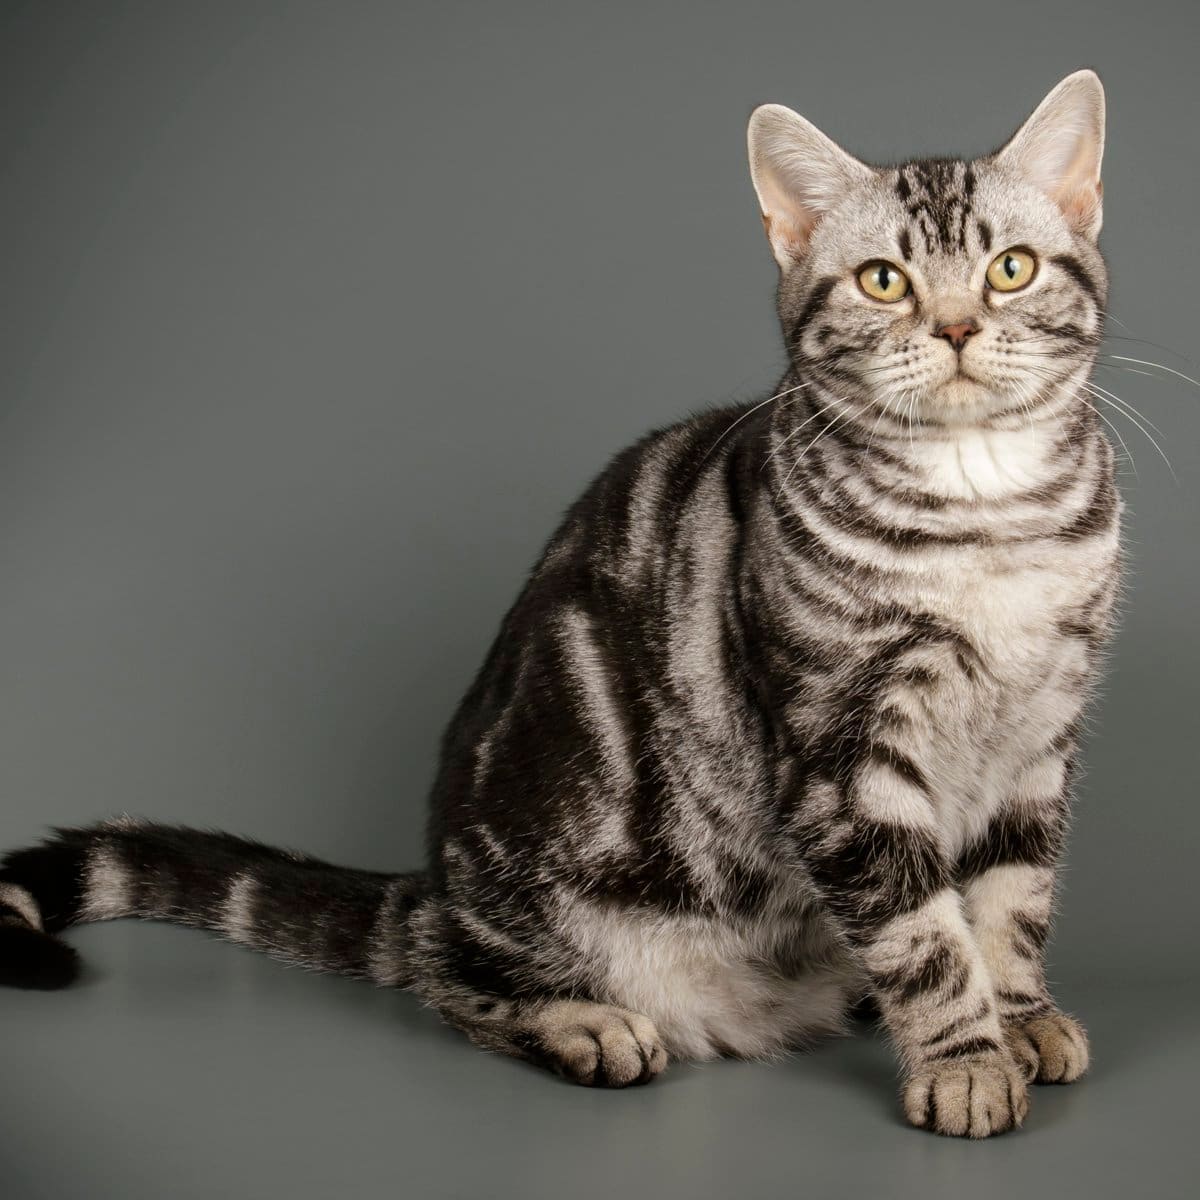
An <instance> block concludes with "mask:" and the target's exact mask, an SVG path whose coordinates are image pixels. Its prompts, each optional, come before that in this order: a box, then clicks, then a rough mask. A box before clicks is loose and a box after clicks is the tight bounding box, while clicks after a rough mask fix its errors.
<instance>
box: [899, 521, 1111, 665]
mask: <svg viewBox="0 0 1200 1200" xmlns="http://www.w3.org/2000/svg"><path fill="white" fill-rule="evenodd" d="M1115 550H1116V547H1115V539H1114V540H1113V541H1112V542H1108V541H1106V542H1105V543H1104V544H1102V545H1101V544H1089V543H1087V542H1082V541H1077V542H1072V541H1063V542H1057V541H1051V542H1046V543H1043V544H1037V545H1034V546H1029V545H1018V546H1004V545H1000V546H977V547H971V548H969V549H965V550H961V551H959V552H957V553H955V554H953V555H947V556H945V557H944V558H943V559H942V560H941V561H938V562H934V563H931V564H926V565H925V567H924V569H923V570H920V571H917V572H915V573H914V574H913V575H912V576H911V577H909V578H907V579H904V580H902V581H900V582H899V583H898V584H897V592H898V593H899V594H900V595H902V596H903V598H904V600H905V601H906V603H907V604H908V605H910V606H911V608H912V610H913V611H919V612H924V613H929V614H931V615H933V616H936V617H938V618H939V619H941V620H942V621H943V622H945V623H946V624H947V625H948V626H950V627H952V628H954V629H955V630H957V631H958V632H959V633H961V634H962V635H963V636H964V637H965V638H967V639H968V640H969V641H970V642H971V644H972V645H973V646H974V648H975V649H976V650H977V652H978V653H979V655H980V658H981V659H982V660H983V662H984V663H985V664H986V665H990V667H991V673H992V675H993V677H994V678H996V679H1003V678H1005V677H1006V676H1008V675H1009V674H1011V673H1013V672H1016V673H1018V674H1020V673H1022V672H1023V671H1024V670H1026V669H1027V666H1028V664H1029V663H1030V662H1031V661H1032V662H1044V661H1045V659H1046V656H1047V655H1053V654H1054V652H1055V647H1056V646H1058V645H1059V644H1060V643H1061V642H1062V641H1063V638H1064V633H1063V631H1064V628H1066V627H1067V626H1068V625H1070V624H1071V623H1072V619H1073V618H1074V617H1076V616H1078V615H1079V614H1080V613H1081V612H1085V613H1086V612H1087V611H1088V610H1089V608H1090V607H1091V606H1093V605H1094V604H1095V603H1096V599H1095V597H1096V596H1097V594H1098V592H1099V591H1100V590H1102V584H1103V581H1104V579H1105V578H1106V577H1107V575H1108V574H1109V573H1110V572H1111V571H1112V570H1113V563H1114V557H1115Z"/></svg>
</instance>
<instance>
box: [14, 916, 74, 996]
mask: <svg viewBox="0 0 1200 1200" xmlns="http://www.w3.org/2000/svg"><path fill="white" fill-rule="evenodd" d="M78 977H79V955H78V954H77V953H76V951H75V949H74V948H73V947H71V946H68V945H67V943H66V942H64V941H60V940H59V939H58V938H56V937H54V936H53V935H52V934H49V933H43V932H42V931H41V930H40V929H33V928H32V927H30V926H28V925H3V926H0V986H4V987H18V988H35V989H38V990H41V991H52V990H54V989H55V988H64V987H66V986H67V985H68V984H70V983H73V982H74V981H75V980H76V979H77V978H78Z"/></svg>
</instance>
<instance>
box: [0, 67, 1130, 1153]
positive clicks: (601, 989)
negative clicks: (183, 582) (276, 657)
mask: <svg viewBox="0 0 1200 1200" xmlns="http://www.w3.org/2000/svg"><path fill="white" fill-rule="evenodd" d="M1103 141H1104V95H1103V91H1102V89H1101V86H1100V82H1099V80H1098V79H1097V78H1096V76H1095V75H1094V74H1092V73H1091V72H1090V71H1080V72H1078V73H1076V74H1074V75H1071V76H1070V77H1068V78H1067V79H1065V80H1064V81H1063V82H1062V83H1061V84H1059V86H1058V87H1056V88H1055V89H1054V90H1053V91H1052V92H1051V93H1050V95H1049V96H1048V97H1047V98H1046V99H1045V100H1044V101H1043V103H1042V104H1041V106H1040V107H1039V108H1038V109H1037V110H1036V112H1034V114H1033V115H1032V116H1031V117H1030V118H1029V120H1028V121H1026V123H1025V124H1024V125H1023V126H1022V127H1021V128H1020V130H1019V131H1018V132H1017V133H1016V135H1015V136H1014V137H1013V138H1012V139H1011V140H1010V141H1009V142H1008V143H1007V144H1006V145H1005V146H1004V147H1003V148H1002V149H1001V150H999V151H998V152H996V153H995V154H992V155H989V156H987V157H985V158H981V159H978V160H976V161H972V162H964V161H959V160H953V159H937V160H930V161H918V162H908V163H905V164H903V165H901V166H899V167H886V168H874V167H870V166H867V165H865V164H863V163H862V162H859V161H858V160H857V159H855V158H853V157H851V156H850V155H849V154H847V153H846V152H844V151H843V150H841V149H840V148H839V147H838V146H836V145H835V144H834V143H833V142H831V141H830V140H829V139H828V138H826V137H825V136H824V135H823V134H821V133H820V132H818V130H816V129H815V128H814V127H813V126H812V125H810V124H809V123H808V122H807V121H805V120H804V119H803V118H802V117H799V116H797V115H796V114H795V113H793V112H791V111H789V110H788V109H786V108H780V107H777V106H775V105H766V106H764V107H761V108H759V109H757V110H756V111H755V112H754V114H753V115H752V117H751V119H750V130H749V143H750V163H751V172H752V176H753V181H754V185H755V189H756V191H757V193H758V198H759V201H760V204H761V208H762V214H763V222H764V224H765V226H766V230H767V236H768V238H769V240H770V244H771V248H772V250H773V252H774V255H775V258H776V260H777V261H778V264H779V269H780V280H779V313H780V317H781V320H782V324H783V330H784V335H785V339H786V344H787V349H788V355H789V362H790V365H789V368H788V371H787V374H786V375H785V377H784V379H783V380H782V382H781V383H780V386H779V388H778V389H777V394H775V395H773V396H771V397H770V398H768V399H765V400H763V401H762V402H761V403H757V404H753V405H745V406H742V407H738V408H731V409H726V410H722V411H717V412H711V413H707V414H705V415H702V416H699V417H695V418H692V419H690V420H687V421H685V422H682V423H680V424H678V425H675V426H672V427H671V428H669V429H664V430H660V431H658V432H656V433H653V434H650V435H649V436H648V437H646V438H644V439H643V440H642V441H641V442H639V443H638V444H637V445H635V446H633V447H632V448H630V449H629V450H627V451H625V452H624V453H622V454H620V455H619V456H618V457H617V458H616V459H615V460H614V461H613V462H612V463H611V464H610V465H609V466H608V468H607V469H606V470H605V471H604V472H603V474H601V475H600V477H599V478H598V479H597V480H596V481H595V482H594V483H593V484H592V485H591V487H590V488H589V489H588V490H587V492H586V493H585V494H584V495H583V496H582V497H581V498H580V499H579V500H578V501H577V502H576V504H575V505H574V506H573V507H572V508H571V510H570V512H569V513H568V514H567V516H566V519H565V520H564V522H563V523H562V525H561V527H560V528H559V529H558V531H557V532H556V533H555V534H554V536H553V537H552V539H551V540H550V543H549V545H548V546H547V548H546V551H545V553H544V555H543V557H542V559H541V561H540V562H539V563H538V565H537V566H536V568H535V569H534V571H533V573H532V575H531V576H530V579H529V581H528V583H527V585H526V586H525V588H524V590H523V591H522V593H521V595H520V596H519V598H518V599H517V601H516V603H515V605H514V606H513V608H512V609H511V611H510V612H509V613H508V615H507V616H506V617H505V619H504V621H503V624H502V627H501V630H500V633H499V636H498V638H497V640H496V642H495V644H494V646H493V648H492V650H491V652H490V654H489V656H488V658H487V660H486V662H485V663H484V665H483V667H482V669H481V671H480V673H479V675H478V677H477V678H476V680H475V682H474V684H473V685H472V687H471V689H470V691H469V692H468V694H467V696H466V697H465V699H464V700H463V702H462V704H461V706H460V708H459V710H458V712H457V714H456V716H455V717H454V720H453V722H452V724H451V726H450V728H449V730H448V732H447V734H446V737H445V742H444V745H443V750H442V762H441V770H440V774H439V777H438V781H437V784H436V787H435V791H434V796H433V800H432V817H431V822H430V833H429V863H428V867H427V869H426V870H425V871H422V872H412V873H408V874H400V875H386V874H376V873H371V872H361V871H353V870H348V869H343V868H337V867H332V866H329V865H328V864H325V863H321V862H318V861H317V860H315V859H310V858H308V857H306V856H304V855H299V854H293V853H288V852H284V851H278V850H274V849H271V848H269V847H267V846H263V845H259V844H258V843H254V842H249V841H246V840H244V839H241V838H236V837H233V836H229V835H224V834H214V833H200V832H197V831H193V830H187V829H177V828H170V827H165V826H160V825H154V824H150V823H144V822H140V821H135V820H132V819H129V818H123V819H119V820H116V821H111V822H106V823H102V824H99V825H96V826H94V827H91V828H87V829H64V830H59V831H58V832H57V833H56V834H55V836H54V837H53V838H51V839H50V840H48V841H46V842H44V843H43V844H41V845H38V846H33V847H30V848H28V849H25V850H20V851H17V852H15V853H12V854H9V855H8V856H7V857H6V858H5V860H4V863H3V867H2V869H0V976H2V977H3V979H4V980H5V981H7V982H10V983H17V984H23V985H26V986H44V987H51V986H59V985H61V984H64V983H66V982H68V981H69V980H70V979H71V978H72V977H73V976H74V974H75V971H76V969H77V964H76V958H75V954H74V951H73V950H71V948H70V947H69V946H68V945H67V944H66V943H64V942H63V941H61V940H60V939H59V938H58V937H56V936H55V934H56V932H57V931H58V930H60V929H62V928H64V927H65V926H67V925H69V924H72V923H74V922H81V921H94V920H104V919H108V918H114V917H130V916H133V917H146V918H158V919H164V920H173V921H179V922H183V923H185V924H191V925H198V926H202V927H204V928H207V929H211V930H215V931H216V932H218V933H220V934H223V935H224V936H225V937H227V938H229V939H231V940H232V941H234V942H237V943H239V944H241V945H244V946H249V947H252V948H254V949H257V950H262V951H265V952H267V953H270V954H274V955H277V956H279V957H282V958H284V959H287V960H289V961H292V962H296V963H300V964H303V965H306V966H310V967H313V968H318V969H323V970H332V971H339V972H343V973H346V974H351V975H356V976H360V977H363V978H366V979H370V980H373V981H374V982H376V983H378V984H381V985H384V986H387V987H400V988H407V989H411V990H412V991H414V992H416V993H417V994H418V995H419V996H420V997H421V998H422V999H424V1000H425V1001H426V1002H427V1003H428V1004H430V1005H432V1006H433V1007H434V1008H436V1009H437V1010H438V1011H439V1012H440V1013H441V1014H442V1016H443V1017H444V1018H445V1019H446V1020H447V1021H448V1022H450V1023H451V1024H452V1025H455V1026H457V1027H458V1028H460V1029H462V1030H464V1031H465V1032H466V1033H467V1034H468V1036H470V1037H471V1038H472V1039H473V1040H474V1041H476V1042H477V1043H479V1044H480V1045H483V1046H486V1047H490V1048H492V1049H495V1050H499V1051H502V1052H504V1053H506V1054H511V1055H515V1056H517V1057H520V1058H524V1059H528V1060H532V1061H534V1062H537V1063H540V1064H543V1065H545V1066H547V1067H550V1068H552V1069H554V1070H555V1071H558V1072H559V1073H561V1074H563V1075H565V1076H567V1077H568V1078H570V1079H573V1080H576V1081H578V1082H580V1083H584V1084H595V1085H604V1086H611V1087H621V1086H624V1085H626V1084H633V1083H643V1082H646V1081H648V1080H650V1079H652V1078H653V1077H654V1076H655V1075H657V1074H658V1073H659V1072H660V1071H662V1069H663V1068H664V1067H665V1066H666V1064H667V1060H668V1057H669V1056H676V1057H679V1058H683V1059H708V1058H713V1057H716V1056H718V1055H737V1056H745V1057H759V1056H767V1055H772V1054H775V1053H778V1052H782V1051H785V1050H787V1049H788V1048H790V1047H795V1046H798V1045H803V1044H807V1043H809V1042H811V1041H812V1040H813V1039H815V1038H817V1037H819V1036H820V1035H824V1034H827V1033H830V1032H832V1031H836V1030H838V1029H840V1028H843V1027H844V1026H845V1024H846V1020H847V1015H848V1013H849V1011H850V1010H851V1009H852V1007H853V1006H854V1005H856V1004H857V1003H858V1002H859V1001H861V1000H864V999H865V998H868V997H869V998H871V999H872V1000H873V1002H874V1004H875V1005H876V1006H877V1008H878V1011H879V1012H880V1014H881V1015H882V1019H883V1021H884V1023H885V1024H886V1026H887V1030H888V1032H889V1034H890V1037H891V1039H892V1041H893V1043H894V1044H895V1047H896V1049H897V1052H898V1054H899V1057H900V1060H901V1063H902V1068H903V1076H904V1082H903V1105H904V1111H905V1113H906V1114H907V1116H908V1119H909V1120H910V1121H911V1122H913V1123H914V1124H915V1125H919V1126H923V1127H925V1128H928V1129H931V1130H936V1131H938V1132H940V1133H945V1134H957V1135H967V1136H971V1137H984V1136H987V1135H989V1134H994V1133H1000V1132H1002V1131H1004V1130H1007V1129H1010V1128H1012V1127H1013V1126H1016V1125H1019V1124H1020V1123H1021V1122H1022V1120H1023V1119H1024V1117H1025V1113H1026V1108H1027V1105H1028V1097H1027V1085H1028V1084H1029V1083H1030V1082H1031V1081H1035V1080H1036V1081H1042V1082H1060V1083H1069V1082H1071V1081H1072V1080H1074V1079H1076V1078H1077V1077H1078V1076H1079V1075H1080V1074H1082V1073H1083V1071H1084V1070H1085V1069H1086V1068H1087V1064H1088V1044H1087V1039H1086V1037H1085V1035H1084V1032H1083V1030H1082V1028H1081V1027H1080V1026H1079V1024H1078V1023H1077V1022H1076V1021H1075V1020H1073V1019H1072V1018H1071V1017H1068V1016H1065V1015H1064V1014H1063V1013H1061V1012H1060V1011H1059V1010H1058V1008H1057V1007H1056V1005H1055V1003H1054V1000H1053V998H1052V997H1051V995H1050V992H1049V990H1048V988H1047V985H1046V979H1045V974H1044V969H1043V955H1044V945H1045V941H1046V935H1047V930H1048V927H1049V922H1050V917H1051V911H1052V908H1053V903H1054V891H1055V866H1056V863H1057V861H1058V859H1059V856H1060V853H1061V850H1062V846H1063V838H1064V834H1065V831H1066V826H1067V817H1068V798H1069V791H1070V779H1071V773H1072V765H1073V762H1074V760H1075V758H1076V755H1077V753H1078V743H1079V736H1080V727H1081V714H1082V713H1083V711H1084V706H1085V703H1086V701H1087V698H1088V695H1089V691H1090V690H1091V688H1092V685H1093V683H1094V681H1095V679H1096V675H1097V670H1098V666H1099V659H1100V655H1101V650H1102V645H1103V643H1104V640H1105V637H1106V634H1107V632H1108V630H1109V626H1110V621H1111V613H1112V609H1113V603H1114V598H1115V596H1116V594H1117V590H1118V583H1119V579H1118V576H1119V561H1118V525H1119V513H1120V501H1119V499H1118V495H1117V492H1116V490H1115V487H1114V483H1113V453H1112V451H1111V448H1110V446H1109V443H1108V441H1107V440H1106V438H1105V436H1104V435H1103V431H1102V429H1101V428H1100V423H1099V418H1098V416H1097V414H1096V412H1095V411H1094V409H1093V408H1092V407H1091V405H1090V404H1089V402H1088V399H1087V393H1086V390H1085V386H1084V385H1085V381H1086V380H1087V377H1088V374H1089V371H1090V369H1091V366H1092V362H1093V358H1094V355H1095V354H1096V350H1097V345H1098V342H1099V339H1100V336H1101V330H1102V324H1103V317H1104V299H1105V289H1106V277H1105V270H1104V266H1103V263H1102V261H1101V258H1100V254H1099V251H1098V249H1097V245H1096V242H1097V236H1098V234H1099V231H1100V219H1101V205H1100V196H1101V186H1100V160H1101V154H1102V149H1103Z"/></svg>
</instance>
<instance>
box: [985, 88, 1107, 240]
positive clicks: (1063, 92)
mask: <svg viewBox="0 0 1200 1200" xmlns="http://www.w3.org/2000/svg"><path fill="white" fill-rule="evenodd" d="M1103 157H1104V88H1103V87H1102V86H1101V84H1100V78H1099V76H1098V75H1097V74H1096V72H1095V71H1076V72H1075V73H1074V74H1073V75H1068V76H1067V77H1066V79H1064V80H1063V81H1062V83H1060V84H1059V85H1058V87H1056V88H1055V89H1054V90H1053V91H1052V92H1051V93H1050V94H1049V95H1048V96H1047V97H1046V98H1045V100H1043V101H1042V102H1041V104H1039V105H1038V106H1037V108H1036V109H1035V110H1034V113H1033V116H1031V117H1030V118H1029V120H1028V121H1026V122H1025V124H1024V125H1022V126H1021V128H1020V129H1018V130H1017V132H1016V133H1015V134H1014V135H1013V136H1012V138H1011V140H1010V141H1009V142H1008V144H1007V145H1005V146H1004V148H1003V149H1002V150H1000V151H999V153H997V155H996V161H997V162H998V163H1003V164H1004V165H1006V166H1010V167H1013V168H1015V169H1016V170H1017V171H1018V172H1019V173H1020V174H1021V175H1024V176H1025V178H1026V179H1028V180H1029V181H1030V182H1031V183H1034V184H1036V185H1037V186H1038V187H1040V188H1041V189H1042V191H1043V192H1045V193H1046V195H1047V196H1049V197H1050V199H1051V200H1053V201H1054V202H1055V203H1056V204H1057V205H1058V207H1059V208H1060V209H1062V211H1063V215H1064V216H1065V217H1066V218H1067V220H1068V221H1069V222H1070V224H1071V226H1072V228H1074V229H1075V230H1076V232H1078V233H1080V234H1082V235H1083V236H1084V237H1088V238H1091V239H1092V240H1093V241H1094V240H1095V239H1096V238H1097V237H1098V236H1099V235H1100V223H1101V219H1102V212H1101V203H1100V197H1101V194H1102V192H1103V186H1102V185H1101V183H1100V160H1101V159H1102V158H1103Z"/></svg>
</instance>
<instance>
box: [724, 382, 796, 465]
mask: <svg viewBox="0 0 1200 1200" xmlns="http://www.w3.org/2000/svg"><path fill="white" fill-rule="evenodd" d="M812 386H813V385H812V384H811V383H801V384H798V385H797V386H796V387H794V388H788V389H787V391H785V392H779V393H778V394H777V395H774V396H768V397H767V399H765V400H764V401H763V402H762V403H761V404H756V405H755V406H754V407H753V408H752V409H750V410H749V411H747V412H744V413H742V415H741V416H740V417H738V418H737V420H736V421H734V422H733V423H732V424H730V426H729V427H728V428H727V429H726V430H725V432H724V433H722V434H721V436H720V437H719V438H717V440H716V441H715V442H713V444H712V445H711V446H709V448H708V450H707V451H705V454H704V457H703V458H702V459H701V460H700V465H701V466H703V465H704V464H705V463H706V462H707V461H708V456H709V455H710V454H712V452H713V451H714V450H715V449H716V448H717V447H718V446H719V445H720V444H721V443H722V442H723V441H724V440H725V438H726V437H728V435H729V434H730V433H732V432H733V430H734V429H735V428H736V427H737V426H738V425H740V424H741V423H742V422H743V421H744V420H745V419H746V418H747V417H752V416H754V414H755V413H756V412H758V410H759V409H760V408H766V407H767V405H768V404H771V403H773V402H774V401H776V400H782V399H783V397H784V396H790V395H792V394H793V393H794V392H799V391H802V390H803V389H804V388H807V387H812Z"/></svg>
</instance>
